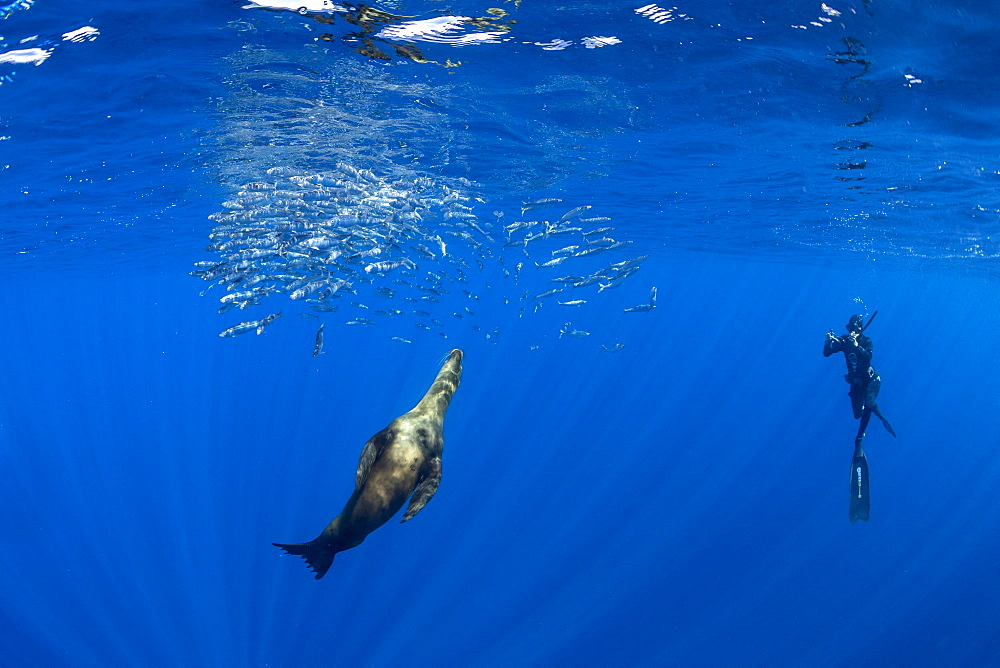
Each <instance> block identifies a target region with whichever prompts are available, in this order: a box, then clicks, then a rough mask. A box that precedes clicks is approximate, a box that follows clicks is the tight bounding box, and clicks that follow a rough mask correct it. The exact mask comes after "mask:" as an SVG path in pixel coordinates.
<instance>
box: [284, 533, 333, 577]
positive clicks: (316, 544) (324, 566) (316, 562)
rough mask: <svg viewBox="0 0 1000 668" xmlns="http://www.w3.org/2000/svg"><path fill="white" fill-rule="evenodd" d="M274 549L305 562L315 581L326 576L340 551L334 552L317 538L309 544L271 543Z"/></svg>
mask: <svg viewBox="0 0 1000 668" xmlns="http://www.w3.org/2000/svg"><path fill="white" fill-rule="evenodd" d="M271 545H274V546H275V547H280V548H281V549H282V550H284V551H285V552H287V553H288V554H294V555H297V556H300V557H302V558H303V559H305V560H306V564H307V565H308V566H309V568H311V569H312V570H313V571H314V572H315V573H316V579H317V580H319V579H320V578H321V577H323V576H324V575H326V572H327V571H328V570H330V566H331V565H332V564H333V555H335V554H337V552H339V551H340V550H335V549H334V548H333V547H332V546H331V545H330V544H329V543H328V542H326V541H321V540H319V539H318V538H317V539H316V540H314V541H312V542H309V543H290V544H284V543H271Z"/></svg>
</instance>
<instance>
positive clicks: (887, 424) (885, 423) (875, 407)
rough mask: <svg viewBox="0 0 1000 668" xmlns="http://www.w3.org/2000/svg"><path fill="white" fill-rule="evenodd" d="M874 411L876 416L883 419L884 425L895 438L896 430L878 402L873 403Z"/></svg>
mask: <svg viewBox="0 0 1000 668" xmlns="http://www.w3.org/2000/svg"><path fill="white" fill-rule="evenodd" d="M872 413H874V414H875V417H877V418H878V419H879V420H881V421H882V425H883V426H884V427H885V430H886V431H887V432H889V433H890V434H892V437H893V438H896V432H895V431H893V429H892V425H891V424H889V421H888V420H886V419H885V416H883V415H882V411H880V410H879V409H878V404H872Z"/></svg>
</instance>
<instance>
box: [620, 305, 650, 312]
mask: <svg viewBox="0 0 1000 668" xmlns="http://www.w3.org/2000/svg"><path fill="white" fill-rule="evenodd" d="M655 306H656V305H655V304H639V305H638V306H632V307H630V308H627V309H625V313H646V312H647V311H652V310H653V308H654V307H655Z"/></svg>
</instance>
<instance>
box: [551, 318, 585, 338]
mask: <svg viewBox="0 0 1000 668" xmlns="http://www.w3.org/2000/svg"><path fill="white" fill-rule="evenodd" d="M564 336H575V337H581V336H590V332H584V331H581V330H579V329H573V323H571V322H567V323H566V324H565V325H563V326H562V329H560V330H559V338H560V339H561V338H562V337H564Z"/></svg>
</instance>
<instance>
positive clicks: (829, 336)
mask: <svg viewBox="0 0 1000 668" xmlns="http://www.w3.org/2000/svg"><path fill="white" fill-rule="evenodd" d="M826 338H827V340H829V341H836V340H837V337H836V335H834V333H833V330H832V329H831V330H830V331H829V332H827V333H826Z"/></svg>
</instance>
